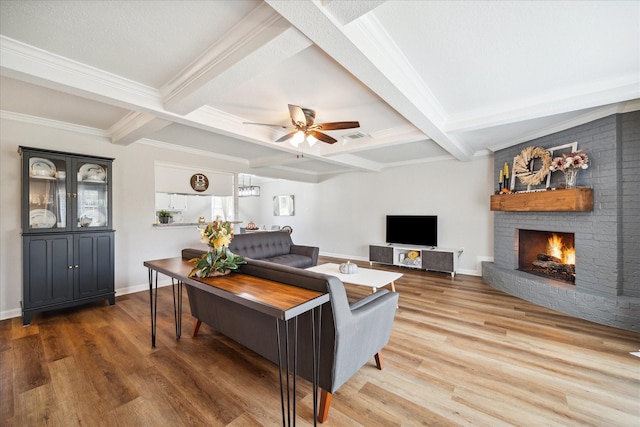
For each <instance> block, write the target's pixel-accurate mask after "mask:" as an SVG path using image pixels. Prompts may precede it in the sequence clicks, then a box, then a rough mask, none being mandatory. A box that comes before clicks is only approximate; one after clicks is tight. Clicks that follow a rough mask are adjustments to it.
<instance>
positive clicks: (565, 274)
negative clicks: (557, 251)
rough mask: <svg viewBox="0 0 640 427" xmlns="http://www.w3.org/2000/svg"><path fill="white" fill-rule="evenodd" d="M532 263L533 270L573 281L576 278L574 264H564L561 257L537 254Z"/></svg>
mask: <svg viewBox="0 0 640 427" xmlns="http://www.w3.org/2000/svg"><path fill="white" fill-rule="evenodd" d="M532 264H533V271H538V272H541V273H544V274H546V275H548V276H550V277H555V278H557V279H563V280H568V281H571V282H575V280H576V266H575V265H573V264H564V263H562V260H561V259H559V258H556V257H554V256H551V255H547V254H538V255H537V257H536V260H535V261H533V263H532Z"/></svg>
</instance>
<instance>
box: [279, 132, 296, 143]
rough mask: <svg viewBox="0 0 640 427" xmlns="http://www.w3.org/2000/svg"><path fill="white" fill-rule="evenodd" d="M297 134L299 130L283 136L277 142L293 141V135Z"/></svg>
mask: <svg viewBox="0 0 640 427" xmlns="http://www.w3.org/2000/svg"><path fill="white" fill-rule="evenodd" d="M296 133H298V130H294V131H293V132H289V133H288V134H286V135H285V136H282V137H280V138H278V139H277V140H276V142H283V141H286V140H287V139H291V138H293V135H295V134H296Z"/></svg>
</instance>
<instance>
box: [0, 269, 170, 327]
mask: <svg viewBox="0 0 640 427" xmlns="http://www.w3.org/2000/svg"><path fill="white" fill-rule="evenodd" d="M170 285H171V279H166V280H159V281H158V287H159V288H162V287H164V286H170ZM142 291H147V292H148V291H149V284H148V283H145V284H143V285H134V286H127V287H126V288H118V289H116V296H117V297H119V296H121V295H127V294H134V293H136V292H142ZM21 316H22V309H20V308H12V309H10V310H5V311H1V312H0V320H6V319H12V318H14V317H21Z"/></svg>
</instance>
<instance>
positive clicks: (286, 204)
mask: <svg viewBox="0 0 640 427" xmlns="http://www.w3.org/2000/svg"><path fill="white" fill-rule="evenodd" d="M273 214H274V215H275V216H293V215H295V199H294V196H293V195H290V196H273Z"/></svg>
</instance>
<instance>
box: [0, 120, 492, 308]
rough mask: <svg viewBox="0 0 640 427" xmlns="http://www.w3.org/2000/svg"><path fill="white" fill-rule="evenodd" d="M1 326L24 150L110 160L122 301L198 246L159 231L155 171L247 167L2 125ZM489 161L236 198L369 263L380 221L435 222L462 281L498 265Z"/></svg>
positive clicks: (267, 220) (16, 258) (262, 215)
mask: <svg viewBox="0 0 640 427" xmlns="http://www.w3.org/2000/svg"><path fill="white" fill-rule="evenodd" d="M0 125H1V127H0V132H1V133H0V206H1V207H2V209H0V233H1V236H2V239H1V242H0V319H4V318H8V317H14V316H20V315H21V312H20V300H21V299H22V297H21V293H22V241H21V230H20V157H19V155H18V153H17V150H18V146H19V145H24V146H29V147H36V148H45V149H53V150H60V151H66V152H75V153H80V154H88V155H92V154H93V155H101V156H106V157H114V158H115V162H114V165H113V185H114V187H113V189H114V194H113V209H114V216H113V223H114V228H115V230H116V233H115V236H116V237H115V240H116V244H115V287H116V295H118V294H123V293H127V292H131V291H137V290H143V289H145V288H146V287H147V277H148V276H147V270H146V269H145V268H144V266H143V262H144V261H145V260H150V259H158V258H165V257H173V256H179V254H180V250H181V249H182V248H185V247H194V246H195V247H198V246H199V245H201V244H200V242H199V239H198V237H199V234H198V233H197V231H196V230H195V228H192V227H177V228H158V227H153V223H154V221H155V211H154V207H155V206H154V205H155V186H154V163H155V161H162V162H166V163H171V162H174V163H177V164H191V165H194V169H199V168H206V169H214V170H220V171H224V172H234V171H243V172H244V170H242V169H243V168H244V167H245V166H244V165H239V164H231V163H229V162H228V161H222V160H218V159H215V158H212V157H207V156H198V155H194V154H191V153H185V152H180V151H172V150H168V149H163V148H159V147H154V146H150V145H146V144H140V143H136V144H132V145H130V146H118V145H113V144H111V143H110V142H109V141H108V139H107V138H105V137H102V136H96V135H92V134H85V133H77V132H72V131H68V130H61V129H54V128H50V127H45V126H40V125H34V124H27V123H21V122H16V121H12V120H2V121H1V122H0ZM492 170H493V162H492V159H491V158H481V159H478V160H474V161H472V162H468V163H460V162H456V161H448V162H441V163H428V164H422V165H415V166H410V167H403V168H397V169H391V170H388V171H384V172H382V173H378V174H374V173H354V174H348V175H343V176H339V177H335V178H333V179H330V180H327V181H324V182H322V183H319V184H308V183H299V182H291V181H281V180H276V181H269V182H266V183H264V184H261V187H262V188H261V192H262V195H261V197H259V198H243V199H240V219H242V220H243V221H245V223H246V222H247V221H249V220H253V221H254V222H256V223H258V224H260V225H262V224H266V225H267V226H269V225H272V224H273V225H291V226H292V227H293V229H294V234H293V239H294V241H295V242H296V243H300V244H309V245H317V246H319V247H320V251H321V253H322V254H326V255H336V256H340V257H344V258H353V259H366V257H367V255H368V244H369V243H379V242H383V241H384V215H386V214H387V213H398V214H400V213H402V214H435V215H438V217H439V239H440V246H442V247H464V250H465V251H464V254H463V255H462V257H461V258H460V267H461V272H463V273H468V274H479V268H478V258H479V257H480V258H482V257H491V256H492V248H493V243H492V236H493V229H492V218H493V216H492V214H491V212H490V211H489V194H490V193H491V191H492V188H493V187H492V175H493V173H492ZM284 194H293V195H295V198H296V215H295V216H292V217H275V216H273V212H272V197H273V196H274V195H284Z"/></svg>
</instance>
